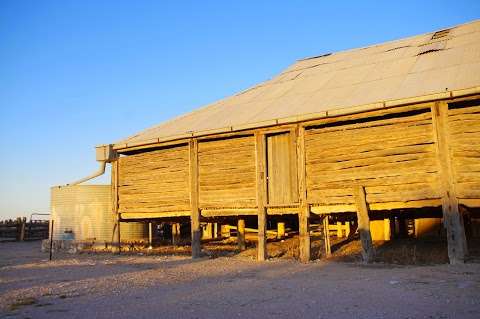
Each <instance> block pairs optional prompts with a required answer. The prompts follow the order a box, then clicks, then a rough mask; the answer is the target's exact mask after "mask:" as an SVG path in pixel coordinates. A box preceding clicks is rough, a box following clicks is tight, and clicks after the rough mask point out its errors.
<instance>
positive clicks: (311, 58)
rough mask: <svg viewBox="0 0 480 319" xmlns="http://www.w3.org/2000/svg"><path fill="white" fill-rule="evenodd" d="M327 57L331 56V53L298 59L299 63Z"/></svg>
mask: <svg viewBox="0 0 480 319" xmlns="http://www.w3.org/2000/svg"><path fill="white" fill-rule="evenodd" d="M329 55H332V53H325V54H322V55H316V56H311V57H308V58H303V59H300V60H299V61H305V60H313V59H318V58H323V57H326V56H329Z"/></svg>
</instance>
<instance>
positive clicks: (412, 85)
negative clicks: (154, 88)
mask: <svg viewBox="0 0 480 319" xmlns="http://www.w3.org/2000/svg"><path fill="white" fill-rule="evenodd" d="M475 87H480V20H476V21H473V22H470V23H466V24H463V25H459V26H456V27H453V28H450V29H444V30H440V31H437V32H431V33H428V34H423V35H418V36H414V37H410V38H406V39H401V40H396V41H391V42H386V43H383V44H378V45H373V46H369V47H365V48H359V49H353V50H348V51H342V52H337V53H333V54H323V55H320V56H317V57H312V58H307V59H302V60H299V61H297V62H296V63H294V64H293V65H291V66H290V67H288V68H287V69H286V70H285V71H283V72H282V73H280V74H279V75H278V76H276V77H275V78H273V79H271V80H268V81H266V82H263V83H261V84H259V85H257V86H255V87H252V88H250V89H248V90H245V91H243V92H241V93H238V94H236V95H233V96H231V97H228V98H225V99H223V100H220V101H218V102H215V103H212V104H210V105H207V106H205V107H203V108H199V109H197V110H195V111H193V112H190V113H186V114H184V115H182V116H179V117H177V118H174V119H171V120H168V121H166V122H164V123H161V124H159V125H156V126H154V127H152V128H149V129H147V130H145V131H143V132H140V133H138V134H135V135H133V136H131V137H129V138H127V139H125V140H122V141H119V142H117V143H116V146H119V145H124V146H128V145H134V144H140V143H142V142H148V141H150V142H154V141H155V140H168V139H170V137H171V139H175V137H178V136H182V135H185V134H190V135H191V134H195V133H199V132H205V131H215V130H222V129H224V131H235V130H239V129H242V128H246V127H255V126H265V125H269V124H270V125H271V124H272V123H281V122H285V121H282V119H288V118H292V117H293V118H302V116H307V117H308V115H309V114H321V113H322V112H327V111H328V112H331V111H332V110H339V109H341V110H344V109H349V108H354V107H358V106H361V105H369V104H376V103H378V104H379V105H380V106H381V105H385V102H386V101H393V100H399V99H405V98H411V97H420V96H426V95H432V94H438V93H445V92H446V91H449V92H451V91H455V90H460V89H466V88H475ZM125 144H126V145H125Z"/></svg>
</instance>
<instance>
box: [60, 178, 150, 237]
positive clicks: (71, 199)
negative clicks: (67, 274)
mask: <svg viewBox="0 0 480 319" xmlns="http://www.w3.org/2000/svg"><path fill="white" fill-rule="evenodd" d="M111 203H112V201H111V187H110V185H74V186H62V187H52V189H51V220H53V221H54V227H53V238H54V239H58V240H60V239H74V240H93V239H94V240H95V241H97V242H111V241H112V239H113V241H115V240H116V238H113V229H114V225H115V216H114V214H113V213H112V206H111ZM66 230H71V231H72V233H71V234H69V233H66V232H65V231H66ZM120 232H121V237H122V240H127V241H128V240H142V239H145V238H146V237H147V228H146V225H145V224H143V223H122V224H121V228H120Z"/></svg>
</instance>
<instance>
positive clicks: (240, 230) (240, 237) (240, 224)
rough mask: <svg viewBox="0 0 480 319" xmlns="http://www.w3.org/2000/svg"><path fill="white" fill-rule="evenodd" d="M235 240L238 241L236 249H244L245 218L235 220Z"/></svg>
mask: <svg viewBox="0 0 480 319" xmlns="http://www.w3.org/2000/svg"><path fill="white" fill-rule="evenodd" d="M237 241H238V250H240V251H243V250H245V249H246V244H245V219H243V218H240V219H239V220H238V221H237Z"/></svg>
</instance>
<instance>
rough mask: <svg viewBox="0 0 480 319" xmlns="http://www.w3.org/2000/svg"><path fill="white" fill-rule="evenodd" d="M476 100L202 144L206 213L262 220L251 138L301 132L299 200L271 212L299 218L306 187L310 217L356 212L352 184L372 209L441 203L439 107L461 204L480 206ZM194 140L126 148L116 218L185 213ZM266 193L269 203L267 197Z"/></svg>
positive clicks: (201, 198) (201, 192)
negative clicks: (445, 118) (361, 189)
mask: <svg viewBox="0 0 480 319" xmlns="http://www.w3.org/2000/svg"><path fill="white" fill-rule="evenodd" d="M475 98H476V99H472V98H470V99H467V100H466V101H463V102H456V101H450V102H455V103H453V104H451V105H450V106H448V105H447V102H446V101H440V102H432V103H423V104H416V105H407V106H400V107H395V108H390V109H381V110H375V111H367V112H363V113H358V114H351V115H343V116H338V117H332V118H326V119H319V120H315V121H308V122H303V123H298V124H293V125H291V124H290V125H283V126H282V125H279V126H273V127H269V128H261V129H254V130H245V131H241V132H236V133H230V134H223V135H218V136H214V135H212V136H210V137H203V138H197V141H198V154H197V156H198V157H197V161H198V203H199V207H200V211H202V210H205V211H207V210H218V213H216V216H223V215H232V214H233V215H246V214H249V215H256V214H257V210H256V207H258V206H259V205H258V203H257V198H258V197H259V195H258V192H257V189H256V188H257V185H258V183H257V182H258V181H257V178H261V176H262V174H263V172H261V173H260V174H257V173H258V172H257V170H258V168H257V165H256V163H257V156H258V155H257V152H256V146H255V143H256V138H255V134H257V135H259V134H260V135H266V134H270V133H271V132H290V133H292V134H293V135H294V134H295V132H298V131H299V128H300V127H302V129H304V130H305V133H304V135H302V137H303V136H304V140H303V141H302V143H301V144H302V145H304V147H305V150H304V152H305V161H304V164H303V165H304V167H303V168H302V167H299V168H298V172H300V171H301V170H302V169H304V172H305V184H304V186H302V185H300V184H301V183H300V182H299V181H300V180H301V179H300V178H299V179H298V181H297V180H295V181H294V182H292V184H291V185H292V188H295V189H293V190H292V192H293V193H294V194H298V195H299V196H292V197H291V198H292V199H293V200H294V202H290V203H284V205H277V206H282V207H283V208H282V207H269V206H268V199H267V200H266V202H265V203H263V204H264V205H266V206H267V212H268V213H272V214H273V213H292V212H293V213H298V211H299V209H300V208H299V207H300V206H301V204H300V203H299V202H298V201H299V199H301V198H302V196H303V195H302V194H301V191H302V189H303V187H304V189H305V191H306V201H307V203H308V205H309V207H310V206H311V211H312V212H313V213H317V214H326V213H334V212H354V211H356V206H355V198H354V187H355V186H356V185H361V186H363V187H365V192H366V199H367V202H368V204H369V208H370V209H371V210H391V209H402V208H420V207H440V206H441V205H442V202H441V200H442V196H443V193H442V192H443V188H442V187H443V184H442V174H443V173H442V170H441V169H440V165H441V164H440V160H439V154H438V153H439V150H438V147H437V145H436V143H437V135H436V134H437V133H436V131H435V127H434V126H435V125H434V119H433V117H434V116H436V115H435V111H434V109H435V108H434V107H435V106H439V105H440V107H444V108H445V109H446V110H447V114H448V121H447V122H448V125H446V126H445V127H443V128H442V129H444V130H446V131H447V132H444V134H445V136H446V139H447V141H448V143H447V144H448V145H447V149H448V152H449V154H447V156H448V157H449V158H450V160H451V162H452V163H451V164H452V165H451V166H452V170H453V173H452V176H453V177H452V178H453V185H454V187H455V192H456V196H457V197H458V199H459V202H460V204H464V205H466V206H470V207H480V101H479V100H478V97H475ZM447 107H448V109H447ZM191 140H192V139H187V140H183V141H179V142H178V145H171V144H172V143H169V144H170V145H169V146H166V147H165V148H161V147H162V146H161V145H157V146H155V147H156V148H157V149H155V150H151V149H150V150H149V149H148V148H145V149H143V150H135V151H130V152H129V150H125V151H123V153H124V154H123V155H122V156H121V157H120V158H119V160H118V166H117V167H116V169H115V171H116V172H117V173H115V174H116V175H118V177H113V179H115V178H117V181H116V182H115V185H114V187H112V188H113V191H114V192H116V195H117V196H116V197H115V198H117V205H116V210H117V212H119V213H121V214H124V213H128V214H129V215H130V216H134V215H135V214H138V217H139V218H148V216H149V214H151V216H152V217H174V216H179V215H178V212H185V213H186V215H184V216H188V214H189V210H190V209H191V207H190V201H191V196H190V178H189V171H190V170H189V165H191V161H189V147H188V142H189V141H190V142H191ZM290 140H291V141H292V143H293V147H292V149H295V143H297V142H298V141H296V140H295V136H293V137H292V138H291V139H290ZM267 148H268V147H267ZM260 160H263V161H264V163H265V161H266V159H265V158H262V159H260ZM265 164H267V163H265ZM263 167H268V165H263ZM294 170H295V172H294V174H295V175H293V176H296V174H297V168H294ZM257 176H260V177H257ZM113 179H112V180H113ZM266 179H268V177H266ZM261 182H262V183H267V182H266V181H261ZM112 184H113V183H112ZM264 197H266V198H268V191H265V196H264ZM262 206H263V205H262ZM275 209H277V210H275ZM279 209H280V210H279ZM227 211H228V214H227ZM232 211H233V213H232ZM176 214H177V215H176Z"/></svg>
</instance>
